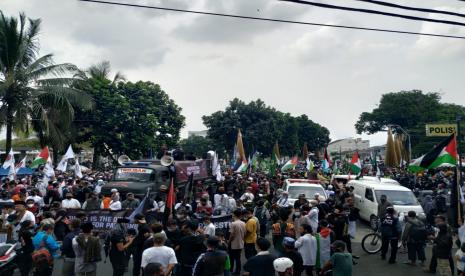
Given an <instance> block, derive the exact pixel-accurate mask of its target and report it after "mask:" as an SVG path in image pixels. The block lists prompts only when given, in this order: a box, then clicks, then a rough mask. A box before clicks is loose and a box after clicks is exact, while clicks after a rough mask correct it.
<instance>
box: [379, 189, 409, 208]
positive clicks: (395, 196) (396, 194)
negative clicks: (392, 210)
mask: <svg viewBox="0 0 465 276" xmlns="http://www.w3.org/2000/svg"><path fill="white" fill-rule="evenodd" d="M375 194H376V199H377V200H378V202H380V201H381V200H380V198H381V195H386V197H387V200H388V201H389V202H391V203H392V204H394V205H418V201H417V198H416V197H415V195H414V194H413V193H412V192H411V191H389V190H387V191H383V190H376V191H375Z"/></svg>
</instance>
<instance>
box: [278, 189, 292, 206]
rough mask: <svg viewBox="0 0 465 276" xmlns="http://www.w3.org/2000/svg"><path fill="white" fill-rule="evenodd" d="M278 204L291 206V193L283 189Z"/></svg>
mask: <svg viewBox="0 0 465 276" xmlns="http://www.w3.org/2000/svg"><path fill="white" fill-rule="evenodd" d="M276 204H277V205H278V206H279V207H281V208H287V207H288V206H289V193H288V192H287V191H283V192H282V194H281V196H280V197H279V199H278V201H277V202H276Z"/></svg>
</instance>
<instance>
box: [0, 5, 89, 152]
mask: <svg viewBox="0 0 465 276" xmlns="http://www.w3.org/2000/svg"><path fill="white" fill-rule="evenodd" d="M40 24H41V21H40V19H35V20H33V19H27V18H26V16H25V15H24V14H23V13H21V14H20V15H19V18H18V19H17V18H15V17H7V16H5V15H4V14H3V13H2V12H0V105H1V107H0V126H5V127H6V142H5V148H6V151H7V152H8V150H9V149H10V148H11V139H12V134H13V132H16V133H23V134H26V135H27V134H30V133H32V131H33V132H34V133H35V134H36V135H37V136H38V138H39V141H40V144H41V146H45V145H51V146H52V147H58V148H60V147H64V145H63V143H64V141H65V140H66V137H67V133H68V131H69V127H70V125H71V123H72V121H73V119H74V115H75V109H76V108H80V109H81V110H86V111H88V110H90V109H92V107H93V100H92V98H91V97H90V96H89V95H87V94H86V93H84V92H82V91H79V90H77V89H74V88H72V87H70V83H71V82H72V81H73V78H67V77H63V76H66V75H70V74H74V73H75V72H76V71H77V68H76V66H74V65H72V64H69V63H64V64H55V63H54V62H53V56H52V55H51V54H48V55H44V56H38V53H39V40H38V34H39V32H40Z"/></svg>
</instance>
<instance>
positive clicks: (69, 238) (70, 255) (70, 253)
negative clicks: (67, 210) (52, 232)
mask: <svg viewBox="0 0 465 276" xmlns="http://www.w3.org/2000/svg"><path fill="white" fill-rule="evenodd" d="M70 226H71V232H69V233H68V234H66V236H65V237H64V238H63V247H62V250H61V255H62V256H63V270H62V275H65V276H74V275H75V273H74V271H75V269H74V266H75V259H76V254H75V253H74V249H73V239H74V238H75V237H76V236H77V235H79V233H80V232H81V220H80V219H74V220H72V221H71V225H70Z"/></svg>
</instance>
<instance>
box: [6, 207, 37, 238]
mask: <svg viewBox="0 0 465 276" xmlns="http://www.w3.org/2000/svg"><path fill="white" fill-rule="evenodd" d="M14 214H15V215H16V219H14V220H12V221H11V222H10V221H8V222H7V223H6V226H7V228H9V229H11V231H12V233H13V239H14V240H18V232H19V230H20V228H21V223H23V222H25V221H29V225H30V226H31V227H32V226H34V224H35V222H36V218H35V216H34V214H33V213H32V212H30V211H28V210H26V202H24V201H16V202H15V213H14Z"/></svg>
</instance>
